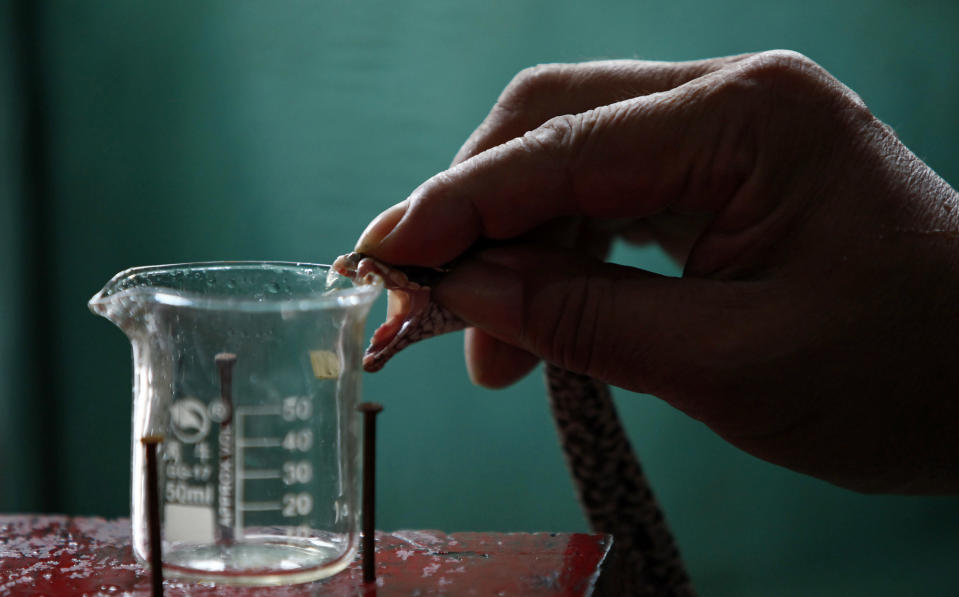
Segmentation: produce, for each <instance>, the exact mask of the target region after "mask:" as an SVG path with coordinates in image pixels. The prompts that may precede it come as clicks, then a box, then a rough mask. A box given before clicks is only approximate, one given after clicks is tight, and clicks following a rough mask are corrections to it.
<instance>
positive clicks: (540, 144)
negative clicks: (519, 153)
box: [523, 114, 580, 150]
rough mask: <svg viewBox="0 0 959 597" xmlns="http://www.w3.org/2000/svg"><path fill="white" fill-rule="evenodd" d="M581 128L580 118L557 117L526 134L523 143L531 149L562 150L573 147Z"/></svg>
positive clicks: (570, 115) (569, 116) (570, 116)
mask: <svg viewBox="0 0 959 597" xmlns="http://www.w3.org/2000/svg"><path fill="white" fill-rule="evenodd" d="M579 128H580V123H579V117H577V116H574V115H572V114H565V115H563V116H556V117H554V118H550V119H549V120H547V121H546V122H544V123H543V124H542V125H540V126H538V127H537V128H535V129H533V130H531V131H529V132H527V133H526V134H524V135H523V142H524V144H525V145H527V146H528V147H529V148H531V149H538V150H542V149H545V150H562V149H565V148H567V147H569V146H570V145H572V143H573V140H574V139H575V138H576V135H577V131H578V130H579Z"/></svg>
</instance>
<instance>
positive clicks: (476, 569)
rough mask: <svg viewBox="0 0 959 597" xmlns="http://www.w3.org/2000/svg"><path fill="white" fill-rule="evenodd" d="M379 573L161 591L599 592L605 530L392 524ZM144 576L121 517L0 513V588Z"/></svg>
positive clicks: (136, 586)
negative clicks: (454, 529) (468, 529)
mask: <svg viewBox="0 0 959 597" xmlns="http://www.w3.org/2000/svg"><path fill="white" fill-rule="evenodd" d="M376 543H377V546H376V554H377V555H376V557H377V566H376V568H377V581H376V584H375V586H373V585H372V584H371V585H368V586H367V585H364V584H363V574H362V571H361V569H360V560H359V559H357V560H356V561H355V562H353V564H352V565H351V566H350V567H349V568H347V569H346V570H344V571H343V572H341V573H340V574H338V575H336V576H334V577H332V578H328V579H326V580H323V581H319V582H315V583H310V584H302V585H292V586H288V587H277V588H270V589H263V588H257V589H253V588H235V587H222V586H216V587H215V586H212V585H208V584H190V583H183V582H179V581H172V580H167V581H165V583H164V593H165V594H166V595H171V596H173V595H254V594H256V595H263V594H266V595H271V596H281V595H282V596H286V595H320V594H322V595H337V596H339V595H350V596H354V595H363V596H366V595H370V596H372V595H376V596H377V597H389V596H401V595H402V596H407V595H522V596H529V597H536V596H544V597H545V596H560V595H563V596H570V597H572V596H580V595H582V596H586V595H596V594H598V590H597V583H598V581H600V573H601V570H602V564H603V562H604V560H606V559H607V555H608V554H609V551H610V547H611V544H612V540H611V539H610V538H609V537H608V536H606V535H587V534H563V533H533V534H527V533H455V534H452V535H447V534H445V533H442V532H439V531H396V532H393V533H377V535H376ZM149 592H150V576H149V572H148V571H147V570H146V569H144V567H143V566H141V565H140V564H138V563H137V562H136V561H135V560H134V559H133V554H132V553H131V551H130V522H129V520H126V519H120V520H104V519H102V518H71V517H66V516H33V515H15V516H9V515H8V516H3V515H0V595H37V594H41V595H51V596H52V595H81V594H83V595H118V594H134V595H142V596H146V595H149Z"/></svg>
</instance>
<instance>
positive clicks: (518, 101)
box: [497, 64, 570, 112]
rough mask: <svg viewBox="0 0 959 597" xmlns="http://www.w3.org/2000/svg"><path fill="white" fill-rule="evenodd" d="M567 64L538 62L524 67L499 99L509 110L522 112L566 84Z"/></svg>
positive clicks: (498, 104) (499, 103) (499, 104)
mask: <svg viewBox="0 0 959 597" xmlns="http://www.w3.org/2000/svg"><path fill="white" fill-rule="evenodd" d="M569 66H570V65H566V64H538V65H536V66H531V67H528V68H524V69H523V70H521V71H520V72H519V73H517V74H516V76H514V77H513V80H512V81H510V82H509V84H508V85H507V86H506V88H505V89H504V90H503V93H502V94H501V95H500V98H499V100H498V101H497V106H498V107H499V108H500V109H502V110H506V111H508V112H522V111H524V109H525V108H527V107H528V106H529V105H530V104H533V103H535V102H536V101H537V100H538V99H539V98H542V97H546V96H549V95H552V94H553V93H555V92H557V91H558V90H559V88H560V87H561V86H562V85H563V84H564V81H565V78H566V71H567V70H568V69H569Z"/></svg>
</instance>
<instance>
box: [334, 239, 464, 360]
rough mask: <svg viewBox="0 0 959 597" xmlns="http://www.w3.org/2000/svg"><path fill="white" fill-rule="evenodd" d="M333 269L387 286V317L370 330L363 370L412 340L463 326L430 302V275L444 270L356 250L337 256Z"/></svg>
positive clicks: (342, 274)
mask: <svg viewBox="0 0 959 597" xmlns="http://www.w3.org/2000/svg"><path fill="white" fill-rule="evenodd" d="M332 269H333V270H334V271H335V272H336V273H338V274H340V275H341V276H346V277H347V278H350V279H352V280H353V281H354V282H356V283H357V284H369V283H371V282H372V281H373V280H374V279H375V278H380V279H382V280H383V285H384V286H385V287H386V290H387V299H388V300H387V307H386V320H385V321H384V322H383V323H382V324H381V325H380V326H379V327H378V328H376V331H375V332H373V338H372V339H371V340H370V346H369V347H368V348H367V349H366V354H365V355H364V356H363V369H365V370H366V371H369V372H373V371H378V370H380V369H382V368H383V365H385V364H386V362H387V361H389V360H390V359H391V358H392V357H393V355H395V354H396V353H397V352H399V351H400V350H402V349H403V348H405V347H406V346H408V345H410V344H412V343H413V342H416V341H418V340H423V339H425V338H429V337H431V336H436V335H438V334H442V333H445V332H447V331H453V330H456V329H462V327H463V324H462V322H461V321H460V320H459V318H457V317H455V316H454V315H452V314H451V313H450V312H449V311H447V310H446V309H444V308H443V307H440V306H439V305H437V304H436V303H434V302H433V299H432V296H431V291H430V285H429V284H428V283H427V282H431V280H430V279H429V278H430V275H432V277H433V278H434V279H435V277H436V276H437V275H438V274H442V273H443V270H438V269H432V268H415V267H410V268H406V267H402V268H401V267H398V266H392V265H389V264H386V263H383V262H382V261H379V260H377V259H374V258H372V257H369V256H367V255H364V254H362V253H356V252H353V253H348V254H346V255H342V256H340V257H338V258H337V259H336V260H335V261H334V262H333V267H332ZM412 278H417V279H419V280H420V281H416V280H414V279H412ZM421 282H423V283H421Z"/></svg>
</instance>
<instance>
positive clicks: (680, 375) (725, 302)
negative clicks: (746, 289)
mask: <svg viewBox="0 0 959 597" xmlns="http://www.w3.org/2000/svg"><path fill="white" fill-rule="evenodd" d="M434 292H435V296H436V299H437V300H438V301H439V302H440V303H441V304H443V305H444V306H445V307H447V308H448V309H450V310H451V311H453V312H454V313H456V314H457V315H458V316H460V317H461V318H462V319H464V320H465V321H466V322H467V323H469V324H470V325H471V326H475V327H477V328H479V329H480V330H482V331H483V332H485V333H486V334H489V335H490V336H492V337H493V338H496V339H498V340H500V341H502V342H505V343H507V344H511V345H513V346H516V347H518V348H521V349H523V350H525V351H528V352H530V353H532V354H534V355H536V356H538V357H540V358H542V359H544V360H546V361H549V362H551V363H554V364H557V365H559V366H561V367H563V368H566V369H569V370H571V371H575V372H578V373H583V374H586V375H589V376H591V377H594V378H596V379H600V380H602V381H605V382H608V383H611V384H613V385H616V386H619V387H623V388H626V389H629V390H633V391H637V392H644V393H651V394H655V395H657V396H659V397H660V398H664V399H666V400H668V401H670V402H673V403H674V405H675V406H678V407H680V408H682V409H683V410H686V411H687V412H690V410H691V409H692V410H695V409H693V408H692V405H689V404H685V405H684V404H680V403H679V402H683V400H682V398H683V397H686V396H697V395H708V394H711V393H712V392H710V391H709V390H710V389H711V388H707V387H706V386H708V385H713V384H716V383H722V380H721V377H722V375H721V373H722V369H719V368H716V367H715V364H716V363H727V362H728V359H729V357H730V355H734V356H735V354H736V353H737V350H738V348H737V347H738V346H739V345H740V344H741V343H744V342H746V341H747V339H746V338H745V337H744V335H745V334H750V330H755V328H756V326H755V325H749V324H748V321H749V319H748V318H747V317H744V316H745V315H746V313H745V312H746V311H747V309H744V308H743V305H741V303H743V302H745V300H746V295H745V293H743V292H740V290H739V289H738V286H737V285H736V284H734V283H729V282H719V281H712V280H705V279H696V278H683V279H678V278H668V277H664V276H660V275H657V274H652V273H649V272H645V271H642V270H638V269H634V268H629V267H624V266H620V265H615V264H610V263H603V262H601V261H597V260H594V259H592V258H589V257H587V256H585V255H582V254H580V253H575V252H571V251H566V250H560V249H552V248H549V249H547V248H544V247H538V246H503V247H497V248H493V249H487V250H485V251H483V252H481V253H478V254H477V255H476V256H474V257H473V258H470V259H467V260H465V261H463V262H461V263H460V264H459V265H457V267H456V268H454V269H453V271H452V272H450V273H449V274H448V275H447V276H446V277H445V278H444V279H443V281H442V282H441V283H439V284H438V285H437V286H436V288H435V289H434ZM739 352H740V353H741V352H742V351H739ZM470 358H471V359H473V360H474V361H475V360H476V359H480V360H481V359H483V358H484V357H483V355H482V354H476V353H475V352H474V353H473V354H472V355H470ZM483 366H484V364H483V363H482V362H481V363H476V362H473V363H471V369H472V370H474V371H475V370H482V369H483ZM690 414H694V413H692V412H690ZM694 416H695V415H694Z"/></svg>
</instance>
